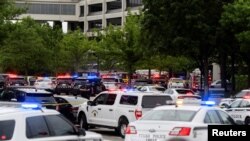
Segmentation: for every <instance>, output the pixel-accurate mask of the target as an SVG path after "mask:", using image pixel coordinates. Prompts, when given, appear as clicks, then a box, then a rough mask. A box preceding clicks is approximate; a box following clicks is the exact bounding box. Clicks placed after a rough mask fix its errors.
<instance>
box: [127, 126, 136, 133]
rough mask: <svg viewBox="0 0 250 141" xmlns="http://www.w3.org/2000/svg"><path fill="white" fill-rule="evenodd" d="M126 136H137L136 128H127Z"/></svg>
mask: <svg viewBox="0 0 250 141" xmlns="http://www.w3.org/2000/svg"><path fill="white" fill-rule="evenodd" d="M125 134H137V131H136V128H135V127H134V126H127V128H126V131H125Z"/></svg>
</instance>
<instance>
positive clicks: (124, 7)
mask: <svg viewBox="0 0 250 141" xmlns="http://www.w3.org/2000/svg"><path fill="white" fill-rule="evenodd" d="M126 9H127V3H126V0H122V26H124V23H125V22H126Z"/></svg>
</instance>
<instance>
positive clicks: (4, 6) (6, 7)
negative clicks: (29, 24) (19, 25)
mask: <svg viewBox="0 0 250 141" xmlns="http://www.w3.org/2000/svg"><path fill="white" fill-rule="evenodd" d="M24 11H25V10H24V9H19V8H16V7H15V5H14V1H13V0H1V2H0V47H1V46H2V42H3V40H4V39H5V38H7V36H8V31H9V30H10V28H11V27H10V25H11V21H10V20H14V19H15V18H16V17H17V16H18V15H19V14H21V13H23V12H24Z"/></svg>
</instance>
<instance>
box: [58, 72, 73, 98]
mask: <svg viewBox="0 0 250 141" xmlns="http://www.w3.org/2000/svg"><path fill="white" fill-rule="evenodd" d="M72 89H73V77H72V76H70V75H68V74H67V75H60V76H57V77H56V87H55V93H56V94H61V93H65V94H69V93H71V91H72Z"/></svg>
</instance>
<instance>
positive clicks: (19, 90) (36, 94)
mask: <svg viewBox="0 0 250 141" xmlns="http://www.w3.org/2000/svg"><path fill="white" fill-rule="evenodd" d="M0 101H8V102H31V103H39V104H42V105H44V106H45V107H46V108H49V109H56V106H57V105H56V104H57V102H56V100H55V98H54V96H53V94H52V93H50V92H47V91H45V90H37V89H35V88H32V87H16V86H10V87H6V88H5V89H4V90H3V91H2V92H1V94H0Z"/></svg>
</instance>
